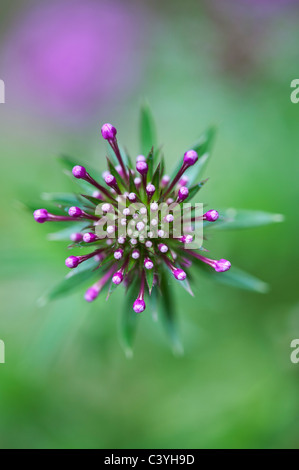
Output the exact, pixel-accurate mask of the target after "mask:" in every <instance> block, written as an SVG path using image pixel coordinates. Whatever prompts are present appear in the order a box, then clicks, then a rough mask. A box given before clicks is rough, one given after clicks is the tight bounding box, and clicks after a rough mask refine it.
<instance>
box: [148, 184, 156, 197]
mask: <svg viewBox="0 0 299 470" xmlns="http://www.w3.org/2000/svg"><path fill="white" fill-rule="evenodd" d="M155 191H156V188H155V186H154V185H153V184H152V183H149V184H148V185H147V187H146V192H147V194H149V195H152V194H154V192H155Z"/></svg>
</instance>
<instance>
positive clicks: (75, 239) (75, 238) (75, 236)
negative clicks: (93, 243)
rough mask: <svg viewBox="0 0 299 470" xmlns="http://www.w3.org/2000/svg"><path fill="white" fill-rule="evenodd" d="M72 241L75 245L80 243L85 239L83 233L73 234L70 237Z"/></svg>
mask: <svg viewBox="0 0 299 470" xmlns="http://www.w3.org/2000/svg"><path fill="white" fill-rule="evenodd" d="M70 239H71V241H72V242H75V243H79V242H81V241H82V239H83V235H82V233H79V232H78V233H72V234H71V236H70Z"/></svg>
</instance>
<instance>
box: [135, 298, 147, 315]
mask: <svg viewBox="0 0 299 470" xmlns="http://www.w3.org/2000/svg"><path fill="white" fill-rule="evenodd" d="M145 308H146V305H145V302H144V300H142V299H137V300H135V302H134V303H133V310H134V312H136V313H142V312H144V310H145Z"/></svg>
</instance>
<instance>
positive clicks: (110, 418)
mask: <svg viewBox="0 0 299 470" xmlns="http://www.w3.org/2000/svg"><path fill="white" fill-rule="evenodd" d="M298 3H299V2H298V1H295V0H293V1H286V0H285V1H284V0H279V1H278V0H276V1H275V0H221V1H216V0H212V1H210V0H205V1H200V0H194V1H192V0H188V2H181V1H178V0H171V1H164V2H161V1H155V0H151V1H150V2H145V1H140V0H139V1H137V0H136V1H129V0H128V1H120V0H119V1H116V0H109V1H104V0H103V1H102V0H94V1H93V0H81V1H79V0H75V1H69V0H59V1H58V0H54V1H52V2H46V1H45V0H42V1H39V2H33V1H28V0H26V2H25V1H23V2H22V1H8V0H2V3H1V15H0V31H1V33H0V54H1V57H0V78H1V79H3V80H4V81H5V84H6V103H5V104H1V105H0V135H1V139H0V152H1V172H0V174H1V186H0V191H1V201H2V204H1V218H0V224H1V235H0V236H1V248H0V249H1V258H0V259H1V264H0V266H1V304H0V305H1V307H0V309H1V314H0V338H1V339H2V340H4V341H5V345H6V363H5V364H0V447H1V448H82V447H83V448H114V449H117V448H120V449H121V448H173V449H175V448H217V447H220V448H240V447H243V448H277V447H283V448H286V447H291V448H298V445H299V419H298V418H299V400H298V390H299V364H298V365H295V364H292V363H291V361H290V353H291V349H290V342H291V340H292V339H293V338H297V337H299V302H298V269H297V267H298V261H299V260H298V223H297V214H298V165H299V164H298V162H299V158H298V148H299V132H298V126H299V104H297V105H296V104H292V103H291V101H290V93H291V89H290V83H291V80H292V79H294V78H299V77H298V75H299V71H298V43H299V30H298V14H299V5H298ZM144 97H146V98H147V99H148V100H149V102H150V104H151V107H152V110H153V113H154V115H155V117H156V121H157V127H158V135H159V141H160V143H163V145H164V149H165V155H166V161H167V164H168V165H169V168H170V167H171V166H172V165H173V164H174V162H175V161H176V158H177V157H178V156H179V155H181V154H182V152H183V151H184V150H185V149H186V147H188V146H189V145H190V144H191V143H192V142H193V141H194V140H196V138H197V137H198V135H199V134H200V133H201V132H202V131H203V130H204V129H205V128H206V127H207V126H208V125H210V124H215V125H216V126H217V128H218V135H217V140H216V145H215V148H214V151H213V156H212V159H211V161H210V164H209V166H208V168H207V170H206V176H210V181H209V184H208V185H206V187H205V189H204V193H202V196H203V197H204V200H205V201H206V202H208V203H209V205H210V207H215V208H217V207H219V206H221V207H225V206H227V207H238V208H243V209H246V208H247V209H261V210H265V211H269V212H274V213H282V214H284V216H285V222H284V223H282V224H275V225H271V226H267V227H260V228H255V229H251V230H247V231H239V232H224V231H223V232H222V231H221V232H220V231H219V232H217V233H216V232H215V235H214V236H213V238H212V239H211V240H210V241H209V249H210V250H211V252H212V253H213V254H214V255H215V257H217V256H219V257H225V258H227V259H230V260H231V261H232V263H234V264H235V265H237V266H238V267H240V268H242V269H245V270H246V271H248V272H250V273H251V274H254V275H256V276H257V277H259V278H261V279H262V280H264V281H266V282H268V283H269V284H270V285H271V291H270V292H269V293H268V294H265V295H261V294H255V293H250V292H246V291H238V290H236V289H233V288H230V287H228V286H221V285H216V284H213V283H210V282H209V280H208V279H206V278H204V277H200V276H198V280H197V286H196V289H195V294H196V297H195V298H191V297H189V296H188V294H187V293H185V292H184V291H183V290H180V291H178V292H177V296H176V303H177V305H178V312H179V318H178V320H179V328H180V331H181V337H182V341H183V344H184V349H185V354H184V356H182V357H175V356H174V355H173V354H172V352H171V348H169V344H168V342H167V338H166V336H165V335H164V332H163V329H162V328H161V325H160V324H159V322H158V324H155V323H153V321H152V318H151V315H150V314H149V312H147V311H146V312H145V314H144V315H143V316H142V317H141V319H140V322H139V331H138V336H137V338H136V342H135V348H134V356H133V358H131V359H127V358H126V357H125V354H124V352H123V350H122V348H121V346H120V342H119V335H118V329H119V313H120V308H121V305H122V295H123V293H122V292H118V291H117V292H116V293H115V294H113V296H112V297H111V299H110V300H109V302H108V303H106V302H105V300H104V299H103V298H102V299H100V300H98V301H97V302H95V303H94V304H92V305H87V304H86V303H85V301H84V300H83V292H84V291H82V290H80V291H78V292H77V293H76V294H75V295H73V296H71V297H66V298H64V299H62V300H59V301H58V300H57V301H55V302H53V303H52V304H48V305H46V306H45V307H43V308H40V307H38V306H37V302H36V301H37V299H38V298H39V297H40V295H41V294H43V293H44V292H45V291H47V290H48V289H49V287H50V286H52V285H53V284H55V283H56V282H57V281H58V280H59V279H62V278H63V277H64V275H65V274H66V270H67V268H66V267H65V266H64V259H65V257H66V246H65V243H64V242H54V241H52V242H50V241H48V240H47V238H46V236H47V233H48V232H49V231H52V230H51V229H52V228H53V226H51V228H50V227H49V226H47V224H45V225H37V224H36V223H35V222H34V221H33V218H32V214H30V213H29V212H27V211H26V210H23V209H22V203H23V202H26V203H27V202H30V203H32V202H34V201H35V200H38V199H39V194H40V193H41V192H51V191H53V192H55V191H57V192H59V191H65V190H67V189H69V186H68V185H69V182H68V180H67V178H66V176H65V175H63V173H62V172H61V168H60V166H59V165H58V163H57V161H56V159H55V157H56V156H57V155H58V154H59V153H61V152H63V153H66V154H70V155H72V156H73V157H74V158H78V159H80V161H86V162H87V161H88V162H90V163H91V165H92V166H97V167H98V168H99V169H103V170H104V161H105V146H104V142H103V141H102V139H101V137H100V126H101V124H102V123H103V122H107V121H108V122H112V123H114V125H116V127H117V128H118V130H119V133H118V135H119V138H120V140H121V142H123V143H125V145H126V146H127V147H128V148H129V149H130V152H131V154H132V155H134V154H135V155H137V154H138V152H139V149H138V135H137V127H138V117H139V107H140V102H141V100H142V99H143V98H144Z"/></svg>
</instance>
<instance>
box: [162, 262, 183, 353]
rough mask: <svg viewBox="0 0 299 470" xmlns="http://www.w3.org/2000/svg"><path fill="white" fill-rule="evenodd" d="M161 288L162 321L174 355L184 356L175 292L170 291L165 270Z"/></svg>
mask: <svg viewBox="0 0 299 470" xmlns="http://www.w3.org/2000/svg"><path fill="white" fill-rule="evenodd" d="M160 287H161V294H162V295H161V305H162V313H163V315H162V321H163V323H164V327H165V330H166V333H167V335H168V337H169V339H170V342H171V345H172V349H173V352H174V354H176V355H182V354H183V346H182V344H181V341H180V339H179V335H178V331H177V324H176V312H175V302H174V298H173V292H172V291H171V290H170V286H169V283H168V273H167V272H166V271H165V270H162V271H161V277H160Z"/></svg>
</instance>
